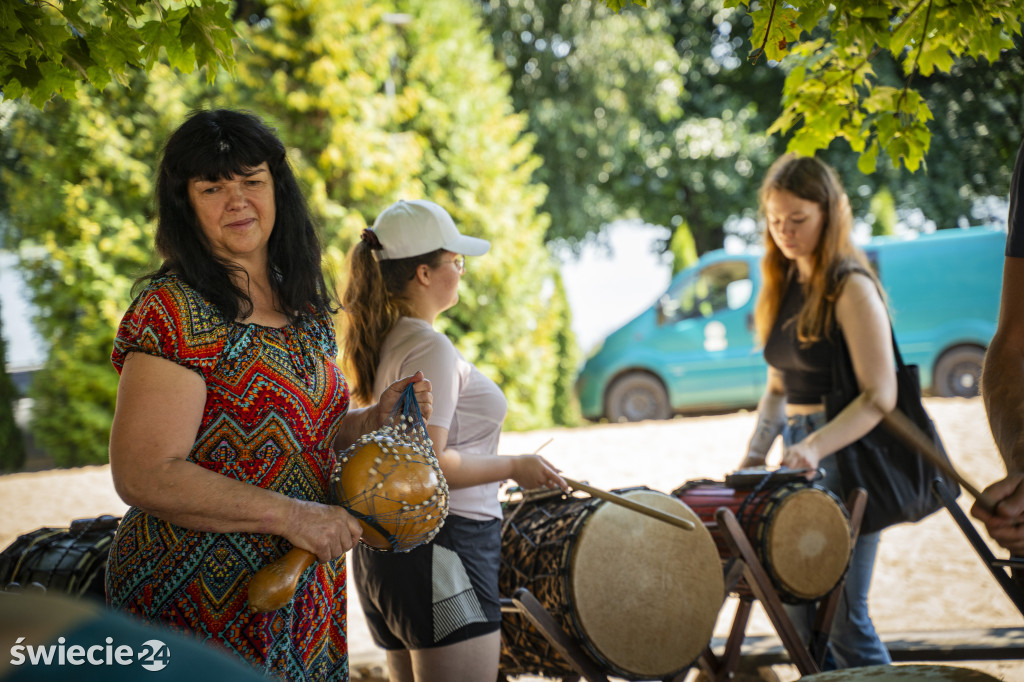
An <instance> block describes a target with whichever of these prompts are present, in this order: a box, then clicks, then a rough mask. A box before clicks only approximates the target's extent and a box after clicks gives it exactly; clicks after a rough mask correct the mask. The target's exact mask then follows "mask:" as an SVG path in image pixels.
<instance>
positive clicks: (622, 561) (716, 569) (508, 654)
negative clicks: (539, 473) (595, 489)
mask: <svg viewBox="0 0 1024 682" xmlns="http://www.w3.org/2000/svg"><path fill="white" fill-rule="evenodd" d="M616 492H618V493H620V494H622V495H624V496H625V497H626V498H628V499H630V500H634V501H636V502H639V503H642V504H645V505H647V506H649V507H654V508H655V509H658V510H661V511H663V512H667V513H670V514H672V515H674V516H678V517H681V518H684V519H688V520H690V521H692V522H694V523H695V527H694V529H693V530H684V529H681V528H679V527H677V526H673V525H671V524H669V523H666V522H664V521H660V520H658V519H654V518H651V517H649V516H645V515H642V514H639V513H637V512H635V511H633V510H630V509H627V508H624V507H622V506H619V505H616V504H612V503H610V502H607V501H603V500H600V499H592V498H585V499H581V498H576V497H565V496H563V495H562V494H561V493H560V492H554V493H550V492H549V493H538V494H528V495H526V496H524V497H522V498H521V499H519V500H516V501H512V500H510V501H509V502H507V503H506V504H505V520H504V524H503V528H502V554H501V569H500V575H499V588H500V592H501V594H502V595H504V596H511V595H513V594H514V593H515V591H516V590H518V589H519V588H523V587H525V588H527V589H528V590H529V591H530V592H531V593H532V594H533V595H534V596H535V597H536V598H537V600H538V601H540V603H541V604H542V605H543V606H544V607H545V609H546V610H547V611H549V612H550V613H551V615H552V616H553V617H554V619H555V621H556V622H558V624H559V625H560V626H561V628H562V629H563V630H564V631H565V632H566V633H567V634H569V636H570V637H572V638H574V639H575V640H576V641H578V642H579V643H580V645H581V647H582V648H583V649H584V651H586V653H587V654H588V655H589V656H590V657H591V658H592V659H593V660H594V661H595V662H596V663H597V664H598V666H599V667H601V668H602V669H603V670H606V671H608V672H609V673H611V674H613V675H615V676H618V677H623V678H626V679H652V678H657V679H662V678H668V677H670V676H672V675H674V674H676V673H678V672H680V671H682V670H685V669H686V668H687V667H689V665H690V664H691V663H692V662H693V661H694V660H695V659H696V658H697V656H699V655H700V653H701V652H702V651H703V650H704V648H705V647H706V646H707V644H708V643H709V642H710V641H711V634H712V630H713V629H714V625H715V620H716V619H717V617H718V611H719V608H720V607H721V605H722V600H723V597H724V585H723V578H722V567H721V562H720V561H719V556H718V552H717V550H716V549H715V544H714V540H712V538H711V535H710V533H709V532H708V530H707V529H706V528H705V527H704V526H703V524H701V523H699V519H698V518H697V517H696V515H695V514H694V513H693V512H692V511H691V510H690V509H689V508H688V507H687V506H686V505H685V504H684V503H683V502H681V501H680V500H678V499H676V498H674V497H672V496H670V495H666V494H664V493H659V492H656V491H653V490H649V489H647V488H634V489H629V490H620V491H616ZM501 628H502V656H501V669H502V672H504V673H505V674H506V675H519V674H539V675H546V676H550V677H563V676H567V675H572V674H574V671H573V669H572V668H571V667H570V666H569V664H568V663H567V662H566V661H565V660H564V659H563V658H562V657H561V656H560V655H559V654H558V653H556V651H555V650H554V649H553V648H552V647H551V646H550V644H549V643H548V641H547V640H546V639H545V638H544V637H543V636H542V634H541V633H540V632H538V631H537V630H536V629H535V628H534V627H533V626H532V625H530V624H529V623H528V622H527V620H526V618H525V617H524V616H522V615H520V614H518V613H505V614H503V616H502V625H501Z"/></svg>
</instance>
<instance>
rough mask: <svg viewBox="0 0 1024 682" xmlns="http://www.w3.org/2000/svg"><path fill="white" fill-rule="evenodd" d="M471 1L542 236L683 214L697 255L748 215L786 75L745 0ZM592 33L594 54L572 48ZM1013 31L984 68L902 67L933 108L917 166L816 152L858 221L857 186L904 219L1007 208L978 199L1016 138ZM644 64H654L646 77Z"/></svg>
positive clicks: (894, 71)
mask: <svg viewBox="0 0 1024 682" xmlns="http://www.w3.org/2000/svg"><path fill="white" fill-rule="evenodd" d="M480 4H481V10H482V16H483V17H484V20H485V23H486V24H487V26H488V28H489V30H490V31H491V34H492V38H493V40H494V43H495V50H496V52H497V55H498V57H499V59H501V60H502V61H503V62H504V63H505V64H507V65H508V68H509V70H510V72H511V73H512V76H513V80H512V93H513V99H514V101H515V103H516V107H517V109H518V110H520V111H523V112H526V113H527V114H528V115H529V116H530V130H531V131H532V132H533V133H534V134H535V135H536V136H537V138H538V140H539V142H538V150H539V151H540V153H541V154H542V155H543V156H544V160H545V162H544V165H543V166H542V167H541V168H540V169H539V170H538V173H537V177H538V179H539V180H540V181H542V182H544V183H546V184H548V185H550V186H551V187H552V192H551V194H550V195H549V196H548V199H547V201H546V203H545V205H544V208H545V210H546V211H548V212H549V213H550V215H551V216H552V222H551V228H550V229H549V233H548V238H549V239H550V240H562V239H564V240H567V241H569V242H579V241H580V240H583V239H586V238H587V237H588V236H591V235H593V234H596V233H598V232H599V231H600V230H601V229H602V226H603V225H604V224H605V223H607V222H610V221H611V220H614V219H618V218H626V217H631V216H640V217H641V218H643V219H644V220H646V221H647V222H651V223H655V224H660V225H665V226H667V227H670V228H671V229H672V230H673V231H674V230H676V229H678V228H679V226H681V225H683V224H684V223H685V224H687V225H688V227H689V229H690V231H691V233H692V236H693V239H694V241H695V244H696V247H697V251H698V253H700V252H703V251H706V250H708V249H711V248H717V247H719V246H721V245H722V240H723V236H724V231H725V230H726V229H728V227H729V226H731V225H739V224H741V223H740V222H739V219H740V218H752V217H754V215H755V207H756V190H757V186H758V184H759V183H760V180H761V178H762V177H763V175H764V172H765V171H766V170H767V167H768V165H769V164H770V163H771V162H772V161H773V160H774V159H775V158H776V157H777V156H778V155H779V154H780V153H782V152H783V151H785V148H786V145H787V141H788V135H789V134H783V133H782V132H779V133H777V134H775V135H772V136H766V134H765V131H767V130H768V129H769V128H770V127H771V125H772V122H773V121H775V120H776V119H777V118H778V117H779V116H780V115H781V114H782V113H783V107H782V102H781V101H780V93H781V92H782V89H783V85H784V80H785V78H786V72H785V70H784V69H783V68H780V65H779V64H776V63H774V62H772V63H765V62H766V60H763V59H762V60H759V61H758V62H757V63H752V62H751V61H750V60H749V59H748V56H749V46H748V43H747V36H748V35H749V34H750V32H751V31H752V30H753V19H752V18H751V16H750V15H748V14H747V13H746V10H745V8H744V7H735V8H727V7H725V3H724V2H723V0H695V1H693V2H682V1H681V0H666V1H664V2H659V3H651V4H650V7H649V8H648V9H644V10H629V9H626V10H624V11H622V12H621V13H620V14H611V13H610V12H608V11H607V10H606V9H605V8H604V6H603V5H601V4H588V3H587V2H584V1H582V0H574V1H573V2H571V3H569V2H563V3H558V2H555V3H534V2H529V1H528V0H480ZM598 33H599V34H602V37H599V38H593V37H592V35H593V34H598ZM659 34H660V35H659ZM602 40H603V41H604V42H603V43H601V44H602V45H603V46H604V47H603V49H600V50H594V51H591V52H585V50H586V46H587V45H590V44H592V43H594V42H595V41H602ZM1016 40H1017V47H1016V49H1015V50H1011V51H1009V52H1007V53H1006V54H1004V55H1003V56H1002V58H1001V59H1000V60H999V61H997V62H995V63H993V64H989V63H987V62H986V61H984V60H982V61H980V62H979V61H978V60H975V59H973V58H970V57H963V58H961V59H959V60H958V61H957V62H955V63H954V65H953V67H952V69H951V71H950V72H948V73H946V72H939V71H936V72H934V73H933V74H932V75H930V76H928V77H923V76H918V77H916V78H915V80H914V81H913V82H914V84H915V85H916V86H917V88H918V90H919V91H920V92H921V94H922V96H923V97H924V98H925V100H926V102H927V104H928V106H929V107H930V108H931V109H932V110H933V111H936V112H941V114H940V115H938V116H937V118H936V119H934V120H933V121H931V122H930V123H931V143H930V149H929V151H928V153H927V155H926V156H925V164H926V169H927V173H921V172H918V173H913V172H910V171H908V170H907V169H906V167H904V166H903V165H902V164H899V163H895V164H894V163H893V162H892V161H891V160H890V159H889V157H888V156H887V155H882V157H880V158H879V159H878V163H877V166H876V168H875V169H874V171H873V172H872V173H870V174H866V173H864V172H863V171H862V170H861V169H860V168H858V165H857V163H856V162H857V157H858V154H857V153H854V152H852V151H851V146H850V144H849V143H848V142H846V141H845V140H844V139H837V140H834V141H833V143H832V144H831V145H829V148H828V149H827V150H822V151H820V152H819V154H820V155H821V156H823V158H825V160H827V161H828V162H829V163H830V164H832V165H833V166H835V167H836V168H837V169H838V170H839V172H840V175H841V176H842V178H843V180H844V183H845V184H846V186H847V189H848V190H849V192H850V197H851V200H852V203H853V208H854V213H855V214H856V215H857V216H867V215H868V214H869V213H870V210H871V207H870V200H871V197H873V196H874V195H875V194H876V193H878V192H879V191H880V190H881V189H883V188H888V189H889V191H891V192H892V194H893V196H894V198H895V202H896V211H897V217H898V218H899V219H900V220H907V221H909V222H911V223H912V222H913V221H914V220H921V221H925V220H930V221H933V222H934V223H935V224H936V225H937V226H939V227H952V226H956V225H963V224H976V223H978V222H982V221H988V220H993V219H995V220H999V219H1003V218H1005V209H996V213H992V211H991V205H990V204H987V203H984V200H985V199H986V198H987V197H991V196H993V195H995V196H1005V194H1006V192H1007V191H1008V186H1009V179H1010V177H1009V174H1010V171H1011V170H1012V162H1013V154H1014V153H1015V151H1016V148H1017V146H1018V145H1019V140H1020V139H1021V138H1022V137H1024V129H1022V126H1024V123H1022V122H1024V106H1022V105H1024V101H1022V100H1024V97H1022V94H1024V91H1022V89H1021V88H1020V86H1019V83H1020V77H1019V74H1020V73H1021V71H1022V69H1024V58H1022V57H1021V54H1022V53H1021V49H1020V48H1021V45H1022V42H1021V41H1020V39H1019V37H1018V38H1017V39H1016ZM639 45H643V46H644V47H645V49H643V50H638V49H636V48H635V46H639ZM649 45H652V46H660V47H659V49H655V48H653V47H649ZM666 45H671V46H672V48H673V50H672V52H666V51H665V50H664V49H661V48H663V47H664V46H666ZM623 53H626V54H627V55H628V59H627V58H623V57H622V54H623ZM791 61H792V60H789V61H784V62H783V64H782V65H783V66H785V65H787V64H789V63H790V62H791ZM900 68H901V67H900V65H899V64H898V63H896V62H895V61H894V60H893V59H892V58H891V57H890V56H889V55H888V53H884V52H883V53H881V54H879V55H877V56H876V58H875V60H874V63H873V69H874V70H875V72H876V73H877V74H878V78H879V79H880V80H882V81H884V82H887V83H888V82H891V83H896V84H902V83H903V79H902V76H901V75H900ZM658 69H661V71H660V72H659V71H658ZM656 73H663V74H668V75H666V76H665V77H664V78H663V79H662V80H658V79H655V78H653V76H652V74H656ZM659 83H662V84H665V83H670V84H672V86H673V87H672V88H669V87H668V86H666V87H663V88H660V89H659V87H658V84H659ZM673 88H674V89H673ZM665 91H671V92H675V93H676V94H675V95H673V96H672V97H666V96H662V94H661V93H662V92H665ZM652 93H653V94H652ZM986 207H989V209H990V210H989V211H988V212H987V213H986V212H985V210H984V209H985V208H986ZM979 209H982V210H981V211H980V212H979ZM999 210H1002V212H1003V214H1002V215H1001V216H1000V215H999V212H998V211H999ZM748 237H749V238H751V239H754V240H756V239H757V238H758V237H757V235H748ZM665 248H666V249H671V244H670V243H666V245H665Z"/></svg>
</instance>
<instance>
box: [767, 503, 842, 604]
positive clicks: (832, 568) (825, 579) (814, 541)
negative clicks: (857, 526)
mask: <svg viewBox="0 0 1024 682" xmlns="http://www.w3.org/2000/svg"><path fill="white" fill-rule="evenodd" d="M765 544H766V550H767V557H766V559H767V562H768V564H769V566H770V570H771V572H772V574H773V575H774V576H775V578H776V579H777V580H778V581H779V583H781V585H782V587H784V588H785V589H787V590H788V591H789V592H791V593H792V594H794V595H796V596H797V597H799V598H801V599H817V598H819V597H822V596H824V595H825V594H827V593H828V592H829V591H830V590H831V589H832V588H833V587H835V586H836V583H838V582H839V580H840V578H842V577H843V574H844V573H846V566H847V564H849V563H850V552H851V551H852V550H853V543H852V542H851V540H850V522H849V521H848V520H847V518H846V514H845V513H844V512H843V509H842V507H840V506H839V503H838V502H837V501H836V500H835V499H834V498H833V497H832V496H831V495H829V494H828V493H826V492H823V491H821V490H816V489H814V488H803V489H800V490H797V491H796V492H794V493H791V494H789V495H786V496H785V497H784V498H782V500H781V502H779V505H778V507H777V508H776V509H774V510H773V511H772V512H771V521H770V526H769V527H768V530H767V532H766V538H765Z"/></svg>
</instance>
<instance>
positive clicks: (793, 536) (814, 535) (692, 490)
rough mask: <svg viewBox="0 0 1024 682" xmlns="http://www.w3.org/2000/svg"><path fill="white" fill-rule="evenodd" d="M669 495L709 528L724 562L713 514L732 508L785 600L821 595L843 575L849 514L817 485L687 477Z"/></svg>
mask: <svg viewBox="0 0 1024 682" xmlns="http://www.w3.org/2000/svg"><path fill="white" fill-rule="evenodd" d="M672 494H673V495H675V496H676V497H678V498H679V499H680V500H682V501H683V502H685V503H686V504H687V505H688V506H689V507H690V508H691V509H693V511H694V512H695V513H696V514H697V515H698V516H699V517H700V518H701V520H702V521H703V522H704V523H705V525H707V527H708V528H709V529H710V530H711V534H712V536H713V537H714V538H715V542H716V544H717V545H718V550H719V552H720V553H721V557H722V559H723V561H724V560H727V559H730V558H731V557H732V553H731V551H730V550H729V548H728V546H727V545H726V543H725V539H724V536H723V535H722V533H721V531H720V529H719V528H718V522H717V521H716V519H715V513H716V512H717V511H718V509H719V508H721V507H725V508H727V509H729V510H731V511H732V512H733V513H734V514H735V515H736V520H737V521H739V525H740V526H741V527H742V528H743V530H744V533H745V534H746V536H747V539H748V540H750V544H751V546H752V547H753V548H754V551H755V553H756V554H757V558H758V560H759V561H760V562H761V564H762V565H763V567H764V568H765V571H766V572H767V573H768V577H769V578H770V579H771V581H772V585H773V586H774V587H775V589H776V591H777V592H778V595H779V597H780V598H781V599H782V600H783V601H785V602H788V603H791V604H796V603H801V602H804V601H809V600H815V599H820V598H821V597H824V596H825V595H826V594H828V593H829V592H830V591H831V590H832V588H834V587H835V586H836V585H837V584H838V583H839V581H840V580H841V579H842V577H843V576H844V575H845V574H846V568H847V566H848V565H849V563H850V553H851V552H852V551H853V543H852V540H851V538H850V519H849V515H848V514H847V512H846V508H845V507H844V506H843V504H842V503H841V502H840V501H839V498H838V497H836V496H835V495H834V494H833V493H832V492H830V491H829V490H826V489H825V488H822V487H821V486H818V485H814V484H811V483H807V482H793V481H790V482H787V483H783V484H781V485H776V486H766V487H765V488H764V489H763V490H757V489H756V488H755V489H754V490H734V489H733V488H729V487H726V486H725V485H724V484H722V483H718V482H715V481H691V482H689V483H686V484H684V485H682V486H681V487H679V488H677V489H676V490H674V491H673V493H672Z"/></svg>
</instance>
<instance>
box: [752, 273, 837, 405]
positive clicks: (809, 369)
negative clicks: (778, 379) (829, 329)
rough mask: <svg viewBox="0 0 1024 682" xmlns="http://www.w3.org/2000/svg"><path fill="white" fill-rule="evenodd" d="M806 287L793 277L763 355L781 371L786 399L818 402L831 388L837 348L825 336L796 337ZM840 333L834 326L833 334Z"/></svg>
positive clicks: (810, 403)
mask: <svg viewBox="0 0 1024 682" xmlns="http://www.w3.org/2000/svg"><path fill="white" fill-rule="evenodd" d="M804 298H805V296H804V288H803V286H802V285H801V284H800V282H798V281H797V278H796V276H795V275H794V276H793V277H791V278H790V280H789V286H788V287H787V288H786V293H785V295H784V296H783V298H782V305H781V306H780V307H779V314H778V316H777V317H776V318H775V324H774V325H773V326H772V331H771V333H770V334H768V339H767V341H765V344H764V359H765V360H766V361H767V362H768V364H769V365H771V366H772V367H774V368H775V369H777V370H779V371H780V372H782V380H783V382H784V384H785V387H786V402H788V403H792V404H794V405H816V404H818V403H821V402H822V401H823V396H824V395H825V394H826V393H828V392H829V391H830V390H832V358H833V357H834V356H835V349H834V348H833V347H832V344H831V343H829V341H828V340H827V339H826V338H824V337H822V338H821V339H819V340H818V341H815V342H814V343H811V344H801V343H800V341H799V340H797V337H796V320H797V317H798V316H799V315H800V309H801V308H802V307H803V305H804ZM835 333H838V331H837V330H833V334H835Z"/></svg>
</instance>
